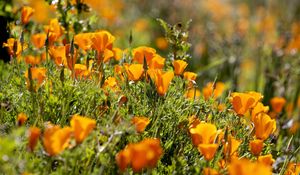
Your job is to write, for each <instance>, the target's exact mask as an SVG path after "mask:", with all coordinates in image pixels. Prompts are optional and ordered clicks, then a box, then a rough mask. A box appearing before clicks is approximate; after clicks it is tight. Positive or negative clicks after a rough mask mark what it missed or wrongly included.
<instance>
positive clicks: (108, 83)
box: [103, 77, 119, 91]
mask: <svg viewBox="0 0 300 175" xmlns="http://www.w3.org/2000/svg"><path fill="white" fill-rule="evenodd" d="M103 88H104V89H105V88H110V89H111V90H114V91H117V90H119V87H118V82H117V79H116V78H115V77H108V78H107V79H106V80H105V81H104V84H103Z"/></svg>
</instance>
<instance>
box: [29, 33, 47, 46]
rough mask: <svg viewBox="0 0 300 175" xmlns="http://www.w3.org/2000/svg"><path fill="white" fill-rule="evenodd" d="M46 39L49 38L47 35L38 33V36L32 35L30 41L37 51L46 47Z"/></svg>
mask: <svg viewBox="0 0 300 175" xmlns="http://www.w3.org/2000/svg"><path fill="white" fill-rule="evenodd" d="M46 38H47V35H46V34H45V33H37V34H34V35H31V37H30V40H31V43H32V44H33V45H34V46H35V47H36V48H37V49H41V48H42V47H44V45H45V42H46Z"/></svg>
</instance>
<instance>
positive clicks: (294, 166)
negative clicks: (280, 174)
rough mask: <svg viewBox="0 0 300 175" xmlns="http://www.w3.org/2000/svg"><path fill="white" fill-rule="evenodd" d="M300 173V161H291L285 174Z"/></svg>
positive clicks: (293, 174)
mask: <svg viewBox="0 0 300 175" xmlns="http://www.w3.org/2000/svg"><path fill="white" fill-rule="evenodd" d="M299 173H300V163H293V162H290V163H289V164H288V166H287V169H286V171H285V174H284V175H299Z"/></svg>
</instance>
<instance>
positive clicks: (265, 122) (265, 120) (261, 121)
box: [253, 113, 276, 140]
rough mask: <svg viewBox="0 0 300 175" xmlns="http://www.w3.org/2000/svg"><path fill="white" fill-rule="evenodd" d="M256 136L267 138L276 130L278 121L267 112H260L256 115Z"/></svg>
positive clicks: (254, 121)
mask: <svg viewBox="0 0 300 175" xmlns="http://www.w3.org/2000/svg"><path fill="white" fill-rule="evenodd" d="M253 123H254V126H255V135H256V138H258V139H262V140H265V139H267V138H268V137H269V136H270V134H272V133H273V132H274V131H275V130H276V121H275V120H274V119H271V117H270V116H269V115H267V114H265V113H260V114H258V115H257V116H255V117H254V120H253Z"/></svg>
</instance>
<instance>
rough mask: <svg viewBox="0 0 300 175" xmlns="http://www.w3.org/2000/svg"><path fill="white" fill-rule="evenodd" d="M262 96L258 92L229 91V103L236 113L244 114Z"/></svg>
mask: <svg viewBox="0 0 300 175" xmlns="http://www.w3.org/2000/svg"><path fill="white" fill-rule="evenodd" d="M262 98H263V96H262V95H261V94H260V93H257V92H248V93H239V92H234V93H231V98H230V101H231V104H232V106H233V110H234V111H235V112H236V113H237V114H238V115H244V114H245V113H246V112H248V110H249V109H252V108H253V107H255V106H256V104H257V103H258V102H259V101H260V100H261V99H262Z"/></svg>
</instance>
